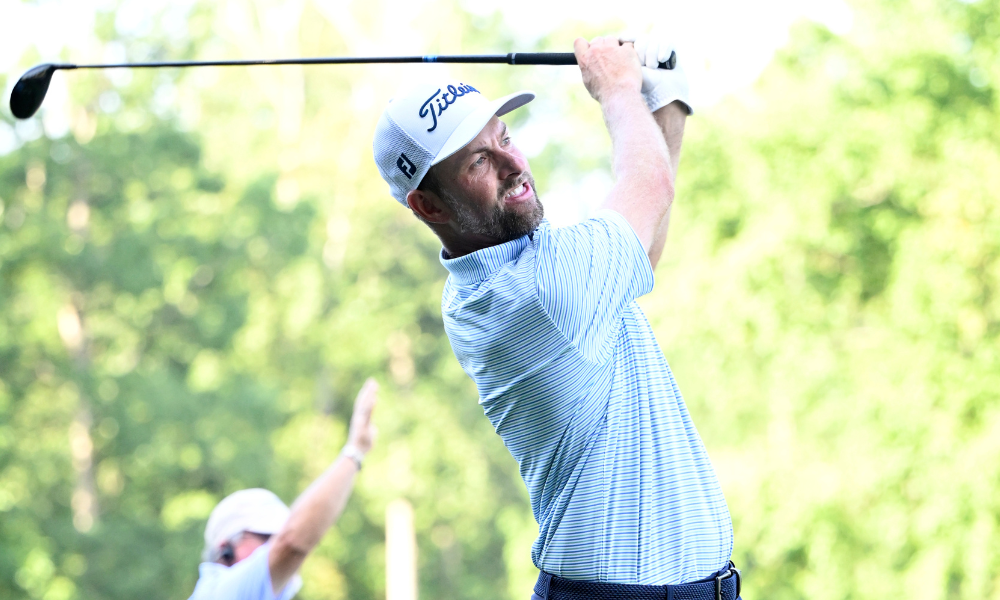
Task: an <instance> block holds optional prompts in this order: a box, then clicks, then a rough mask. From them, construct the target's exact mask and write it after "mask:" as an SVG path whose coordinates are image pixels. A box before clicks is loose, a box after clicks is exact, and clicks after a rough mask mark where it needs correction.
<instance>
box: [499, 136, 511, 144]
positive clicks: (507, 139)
mask: <svg viewBox="0 0 1000 600" xmlns="http://www.w3.org/2000/svg"><path fill="white" fill-rule="evenodd" d="M501 143H502V144H503V145H504V146H506V145H507V144H509V143H510V136H509V135H508V136H507V137H505V138H504V139H503V142H501Z"/></svg>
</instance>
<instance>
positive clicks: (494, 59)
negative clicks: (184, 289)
mask: <svg viewBox="0 0 1000 600" xmlns="http://www.w3.org/2000/svg"><path fill="white" fill-rule="evenodd" d="M670 58H671V60H670V61H667V63H661V64H660V68H667V69H671V68H673V64H672V61H673V58H674V57H673V56H671V57H670ZM377 63H473V64H489V63H494V64H506V65H575V64H577V63H576V55H574V54H573V53H572V52H511V53H509V54H453V55H443V56H436V55H427V56H359V57H337V56H333V57H315V58H278V59H263V60H204V61H169V62H140V63H106V64H89V65H75V64H69V63H63V64H56V65H54V66H55V67H56V68H57V69H64V70H72V69H126V68H128V69H143V68H147V69H149V68H161V67H238V66H250V65H361V64H377Z"/></svg>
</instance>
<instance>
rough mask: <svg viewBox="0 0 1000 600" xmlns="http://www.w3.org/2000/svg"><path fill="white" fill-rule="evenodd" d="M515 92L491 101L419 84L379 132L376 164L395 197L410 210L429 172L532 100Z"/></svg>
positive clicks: (447, 85) (472, 91)
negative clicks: (493, 123)
mask: <svg viewBox="0 0 1000 600" xmlns="http://www.w3.org/2000/svg"><path fill="white" fill-rule="evenodd" d="M534 98H535V94H534V93H532V92H525V91H522V92H516V93H514V94H510V95H508V96H504V97H503V98H499V99H497V100H490V99H488V98H486V96H483V95H482V94H480V93H479V90H477V89H476V88H474V87H472V86H471V85H467V84H465V83H462V82H460V81H445V82H439V83H427V84H421V85H418V86H416V87H415V88H413V89H412V90H410V91H409V92H407V93H406V94H405V95H403V96H400V97H397V98H395V99H394V100H392V102H390V103H389V106H387V107H386V109H385V112H383V113H382V118H381V119H379V121H378V125H377V126H376V127H375V143H374V144H373V146H374V151H375V164H377V165H378V170H379V172H380V173H381V174H382V179H385V181H386V183H388V184H389V190H390V192H391V193H392V197H393V198H395V199H396V200H398V201H399V202H400V203H402V204H403V206H406V194H407V193H409V192H410V191H411V190H415V189H417V186H418V185H420V181H421V180H422V179H423V178H424V175H426V174H427V171H428V170H430V168H431V167H432V166H434V165H436V164H438V163H439V162H441V161H442V160H444V159H446V158H448V157H449V156H451V155H452V154H454V153H456V152H458V151H459V150H461V149H462V147H463V146H465V145H466V144H468V143H469V142H471V141H472V140H473V139H474V138H475V137H476V136H477V135H479V132H481V131H482V130H483V127H486V124H487V123H489V121H490V119H491V118H492V117H493V115H496V116H498V117H499V116H501V115H505V114H507V113H509V112H510V111H512V110H514V109H515V108H518V107H521V106H524V105H525V104H527V103H528V102H531V101H532V100H534Z"/></svg>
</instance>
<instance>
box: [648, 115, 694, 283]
mask: <svg viewBox="0 0 1000 600" xmlns="http://www.w3.org/2000/svg"><path fill="white" fill-rule="evenodd" d="M687 115H688V111H687V108H686V107H685V106H684V105H683V104H682V103H680V102H672V103H670V104H668V105H666V106H664V107H662V108H660V109H658V110H657V111H656V112H654V113H653V118H654V119H655V120H656V124H657V125H658V126H659V127H660V131H661V132H662V133H663V139H664V141H665V142H666V144H667V151H668V152H669V153H670V173H671V183H673V182H676V180H677V167H678V165H679V164H680V158H681V142H682V140H683V138H684V125H685V123H686V122H687ZM672 209H673V203H672V202H671V204H670V206H669V207H668V208H667V211H666V213H664V215H663V220H662V221H661V222H660V226H659V227H658V228H657V230H656V237H655V238H654V239H653V244H652V246H651V247H650V249H649V262H650V264H652V265H653V268H654V269H655V268H656V264H657V263H658V262H659V260H660V255H661V254H663V246H664V245H665V244H666V242H667V230H668V229H669V228H670V212H671V210H672Z"/></svg>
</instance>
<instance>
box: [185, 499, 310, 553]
mask: <svg viewBox="0 0 1000 600" xmlns="http://www.w3.org/2000/svg"><path fill="white" fill-rule="evenodd" d="M289 512H290V511H289V510H288V507H287V506H285V503H284V502H282V501H281V498H278V497H277V496H275V495H274V493H273V492H270V491H268V490H265V489H261V488H251V489H248V490H240V491H238V492H233V493H232V494H229V495H228V496H226V497H225V498H223V499H222V502H219V504H218V505H217V506H216V507H215V508H213V509H212V514H210V515H209V516H208V524H207V525H205V556H206V560H208V558H207V557H208V556H210V555H211V554H212V553H213V552H215V551H216V549H217V548H218V547H219V546H221V545H222V544H223V543H225V542H226V541H228V540H231V539H233V538H234V537H236V536H237V535H239V534H240V533H243V532H244V531H249V532H252V533H260V534H264V535H273V534H275V533H278V532H279V531H281V527H282V526H283V525H284V524H285V521H287V520H288V514H289Z"/></svg>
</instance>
